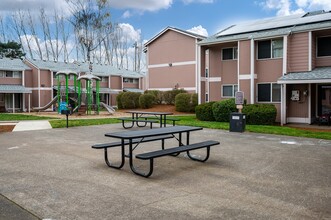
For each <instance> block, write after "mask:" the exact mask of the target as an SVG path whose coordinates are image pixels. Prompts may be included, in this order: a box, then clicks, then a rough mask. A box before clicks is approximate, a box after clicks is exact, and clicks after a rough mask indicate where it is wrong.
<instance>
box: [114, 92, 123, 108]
mask: <svg viewBox="0 0 331 220" xmlns="http://www.w3.org/2000/svg"><path fill="white" fill-rule="evenodd" d="M123 94H124V92H120V93H119V94H118V95H117V96H116V103H117V108H118V109H123V105H122V100H121V99H122V95H123Z"/></svg>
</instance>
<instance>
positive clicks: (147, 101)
mask: <svg viewBox="0 0 331 220" xmlns="http://www.w3.org/2000/svg"><path fill="white" fill-rule="evenodd" d="M154 100H155V96H154V95H152V94H148V93H147V94H143V95H141V96H140V97H139V105H140V107H141V108H151V107H152V106H153V104H154Z"/></svg>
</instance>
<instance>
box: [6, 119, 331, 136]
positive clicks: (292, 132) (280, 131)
mask: <svg viewBox="0 0 331 220" xmlns="http://www.w3.org/2000/svg"><path fill="white" fill-rule="evenodd" d="M172 117H174V118H179V119H180V121H177V122H176V124H177V125H190V126H198V127H204V128H211V129H223V130H229V123H226V122H214V121H212V122H211V121H199V120H197V119H196V117H195V115H190V116H172ZM19 120H49V121H50V124H51V125H52V127H53V128H64V127H66V120H65V119H54V118H50V117H41V116H31V115H22V114H4V113H1V114H0V121H19ZM114 123H120V121H119V120H117V119H116V118H103V119H70V117H69V127H77V126H90V125H102V124H114ZM246 132H255V133H264V134H277V135H287V136H295V137H309V138H319V139H327V140H331V132H327V131H325V132H324V131H309V130H302V129H298V128H290V127H286V126H266V125H246Z"/></svg>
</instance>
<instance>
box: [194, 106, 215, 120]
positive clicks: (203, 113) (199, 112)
mask: <svg viewBox="0 0 331 220" xmlns="http://www.w3.org/2000/svg"><path fill="white" fill-rule="evenodd" d="M214 103H215V102H207V103H203V104H200V105H198V106H196V107H195V114H196V116H197V119H199V120H200V121H215V117H214V115H213V104H214Z"/></svg>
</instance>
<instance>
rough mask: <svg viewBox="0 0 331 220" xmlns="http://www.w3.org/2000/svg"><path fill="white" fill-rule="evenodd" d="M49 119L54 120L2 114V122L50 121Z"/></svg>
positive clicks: (0, 116) (42, 117)
mask: <svg viewBox="0 0 331 220" xmlns="http://www.w3.org/2000/svg"><path fill="white" fill-rule="evenodd" d="M48 119H53V118H51V117H44V116H35V115H23V114H13V113H0V121H23V120H48Z"/></svg>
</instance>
